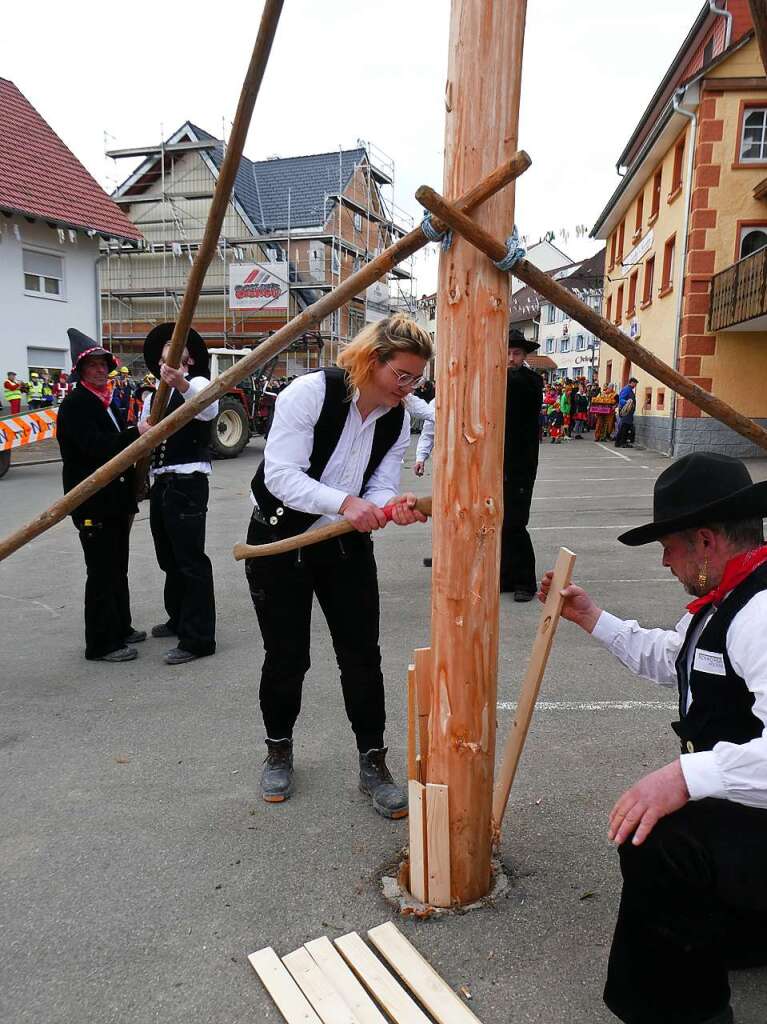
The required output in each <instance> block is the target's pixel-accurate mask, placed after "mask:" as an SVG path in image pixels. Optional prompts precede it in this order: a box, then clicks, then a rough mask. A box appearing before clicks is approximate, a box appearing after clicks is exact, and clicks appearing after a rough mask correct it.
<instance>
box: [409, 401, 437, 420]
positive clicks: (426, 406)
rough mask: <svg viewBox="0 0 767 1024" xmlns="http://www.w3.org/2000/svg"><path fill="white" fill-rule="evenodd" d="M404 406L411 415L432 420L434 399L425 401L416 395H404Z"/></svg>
mask: <svg viewBox="0 0 767 1024" xmlns="http://www.w3.org/2000/svg"><path fill="white" fill-rule="evenodd" d="M405 408H406V409H407V411H408V412H409V413H410V415H411V416H420V417H421V418H422V419H424V420H431V421H432V422H433V421H434V401H433V400H432V401H431V402H425V401H424V400H423V399H422V398H419V397H418V396H417V395H407V396H406V397H405Z"/></svg>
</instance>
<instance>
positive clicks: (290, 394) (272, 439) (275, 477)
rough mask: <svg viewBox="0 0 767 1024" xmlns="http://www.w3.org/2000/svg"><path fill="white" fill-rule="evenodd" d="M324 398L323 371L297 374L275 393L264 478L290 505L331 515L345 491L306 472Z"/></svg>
mask: <svg viewBox="0 0 767 1024" xmlns="http://www.w3.org/2000/svg"><path fill="white" fill-rule="evenodd" d="M324 399H325V375H324V374H323V373H307V374H305V375H304V376H303V377H297V378H296V380H294V381H293V382H292V384H290V385H289V386H288V387H286V388H285V390H284V391H281V392H280V394H279V395H278V396H277V401H276V402H275V404H274V419H273V421H272V426H271V429H270V431H269V437H268V438H267V441H266V447H265V449H264V481H265V483H266V486H267V488H268V489H269V491H271V493H272V494H273V495H274V496H275V498H278V499H279V500H280V501H284V502H285V504H286V505H288V506H289V507H290V508H294V509H297V510H298V511H299V512H311V513H313V514H315V515H326V516H332V515H336V514H337V513H338V510H339V508H340V507H341V505H342V503H343V501H344V499H345V498H346V492H345V491H341V490H338V489H337V488H335V487H328V486H327V484H322V483H320V482H319V481H318V480H313V479H312V478H311V477H310V476H308V475H307V470H308V469H309V461H310V459H311V455H312V448H313V447H314V427H315V425H316V423H317V420H318V419H319V415H320V412H321V411H322V403H323V401H324ZM379 468H380V467H379Z"/></svg>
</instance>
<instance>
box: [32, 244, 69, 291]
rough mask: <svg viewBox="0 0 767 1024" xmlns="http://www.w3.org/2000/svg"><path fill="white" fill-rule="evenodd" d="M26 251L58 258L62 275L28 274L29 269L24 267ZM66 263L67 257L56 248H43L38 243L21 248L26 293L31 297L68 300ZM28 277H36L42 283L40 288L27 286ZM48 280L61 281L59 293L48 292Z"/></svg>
mask: <svg viewBox="0 0 767 1024" xmlns="http://www.w3.org/2000/svg"><path fill="white" fill-rule="evenodd" d="M25 252H30V253H39V254H40V256H51V257H53V258H54V259H57V260H58V261H59V263H60V265H61V277H52V276H51V275H49V274H28V273H27V271H26V270H25V269H24V253H25ZM64 264H65V259H64V256H63V254H62V253H60V252H56V250H55V249H45V248H43V247H41V246H37V245H25V246H24V247H23V248H22V250H21V276H22V280H23V282H24V294H25V295H28V296H29V297H30V298H31V299H49V300H53V301H54V302H66V301H67V292H66V281H67V279H66V272H65V269H64ZM27 277H36V278H37V280H38V282H39V284H40V288H39V289H34V288H27ZM47 280H52V281H58V282H59V291H58V293H57V294H54V293H51V292H46V290H45V282H46V281H47Z"/></svg>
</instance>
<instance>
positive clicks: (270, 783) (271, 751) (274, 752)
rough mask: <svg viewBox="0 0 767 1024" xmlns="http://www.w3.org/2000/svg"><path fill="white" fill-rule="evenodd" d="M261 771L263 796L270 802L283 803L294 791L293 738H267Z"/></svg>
mask: <svg viewBox="0 0 767 1024" xmlns="http://www.w3.org/2000/svg"><path fill="white" fill-rule="evenodd" d="M266 748H267V753H266V758H265V759H264V770H263V771H262V772H261V796H262V797H263V798H264V800H266V802H267V803H268V804H281V803H282V802H283V800H287V799H288V797H289V796H290V794H291V793H292V792H293V740H289V739H282V740H270V739H269V737H268V736H267V739H266Z"/></svg>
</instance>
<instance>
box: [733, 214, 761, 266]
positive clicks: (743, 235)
mask: <svg viewBox="0 0 767 1024" xmlns="http://www.w3.org/2000/svg"><path fill="white" fill-rule="evenodd" d="M755 231H761V233H762V234H763V235H767V222H765V223H764V224H747V225H744V226H743V227H742V228H741V229H740V235H739V236H738V259H740V260H743V259H746V257H745V256H741V252H742V250H743V243H744V242H745V240H746V239H747V238H748V236H749V235H753V234H754V232H755ZM762 248H763V247H762ZM758 251H759V250H758V249H755V250H754V252H758ZM749 255H750V256H753V253H749Z"/></svg>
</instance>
